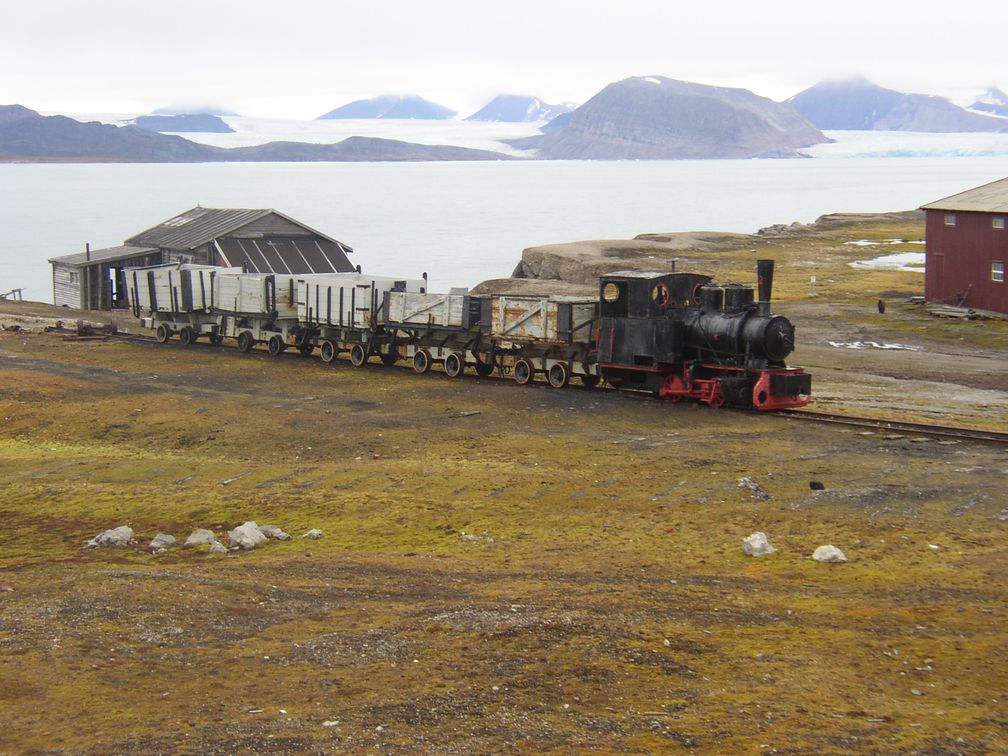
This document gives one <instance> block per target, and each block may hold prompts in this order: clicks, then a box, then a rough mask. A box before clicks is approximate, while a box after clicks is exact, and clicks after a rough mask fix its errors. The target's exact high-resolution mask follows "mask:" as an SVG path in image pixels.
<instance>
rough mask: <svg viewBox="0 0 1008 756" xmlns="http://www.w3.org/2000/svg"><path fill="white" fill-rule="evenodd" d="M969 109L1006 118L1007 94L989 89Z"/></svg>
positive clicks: (1007, 111) (995, 88) (1007, 115)
mask: <svg viewBox="0 0 1008 756" xmlns="http://www.w3.org/2000/svg"><path fill="white" fill-rule="evenodd" d="M969 109H970V110H979V111H981V112H983V113H990V114H991V115H997V116H1004V117H1008V94H1005V93H1004V92H1002V91H1001V90H1000V89H998V88H997V87H991V88H990V89H988V90H987V91H986V92H984V93H983V94H982V95H981V96H980V97H979V98H977V100H976V102H974V103H973V104H972V105H970V106H969Z"/></svg>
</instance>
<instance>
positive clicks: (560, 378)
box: [546, 362, 570, 389]
mask: <svg viewBox="0 0 1008 756" xmlns="http://www.w3.org/2000/svg"><path fill="white" fill-rule="evenodd" d="M546 378H547V380H549V385H550V386H552V387H553V388H558V389H561V388H563V387H564V386H566V385H567V383H568V382H569V381H570V371H569V370H568V369H567V366H566V365H564V364H563V363H562V362H558V363H557V364H556V365H554V366H553V367H551V368H550V369H549V372H548V373H547V374H546Z"/></svg>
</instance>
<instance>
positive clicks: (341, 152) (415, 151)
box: [226, 136, 515, 163]
mask: <svg viewBox="0 0 1008 756" xmlns="http://www.w3.org/2000/svg"><path fill="white" fill-rule="evenodd" d="M227 152H228V157H227V158H226V159H227V160H241V161H248V162H254V161H262V162H278V163H279V162H283V163H288V162H299V161H332V162H402V161H430V160H514V159H515V158H512V157H510V156H508V155H504V154H502V153H500V152H491V151H489V150H474V149H470V148H468V147H452V146H449V145H443V144H440V145H431V144H414V143H412V142H400V141H398V140H396V139H378V138H375V137H361V136H353V137H348V138H346V139H344V140H343V141H342V142H337V143H336V144H308V143H305V142H269V143H268V144H261V145H257V146H254V147H237V148H235V149H231V150H227Z"/></svg>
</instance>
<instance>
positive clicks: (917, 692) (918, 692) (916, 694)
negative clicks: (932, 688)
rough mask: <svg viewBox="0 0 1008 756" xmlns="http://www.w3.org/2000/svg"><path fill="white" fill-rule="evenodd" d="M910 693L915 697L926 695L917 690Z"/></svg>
mask: <svg viewBox="0 0 1008 756" xmlns="http://www.w3.org/2000/svg"><path fill="white" fill-rule="evenodd" d="M910 692H911V693H913V694H914V695H915V696H923V695H924V691H922V690H917V688H911V689H910Z"/></svg>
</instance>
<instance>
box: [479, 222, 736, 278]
mask: <svg viewBox="0 0 1008 756" xmlns="http://www.w3.org/2000/svg"><path fill="white" fill-rule="evenodd" d="M751 242H752V237H750V236H748V235H746V234H729V233H717V232H704V231H699V232H689V233H672V234H642V235H641V236H638V237H637V238H636V239H623V240H601V241H580V242H571V243H569V244H547V245H543V246H539V247H529V248H528V249H525V250H523V251H522V258H521V262H520V263H518V266H517V267H516V268H515V270H514V273H512V274H511V275H512V277H513V278H516V279H524V278H535V279H551V280H559V281H565V282H567V283H570V284H576V285H581V286H591V287H592V289H594V288H595V287H597V286H598V279H599V276H602V275H605V274H606V273H613V272H615V271H618V270H653V271H663V272H670V271H673V270H674V269H675V261H676V259H677V257H678V256H679V254H680V253H683V252H687V251H688V252H690V258H691V263H693V264H695V263H696V261H697V257H696V256H697V255H703V254H705V253H712V252H717V251H719V250H727V249H738V248H740V247H746V246H748V245H750V244H751ZM481 285H482V284H481Z"/></svg>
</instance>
